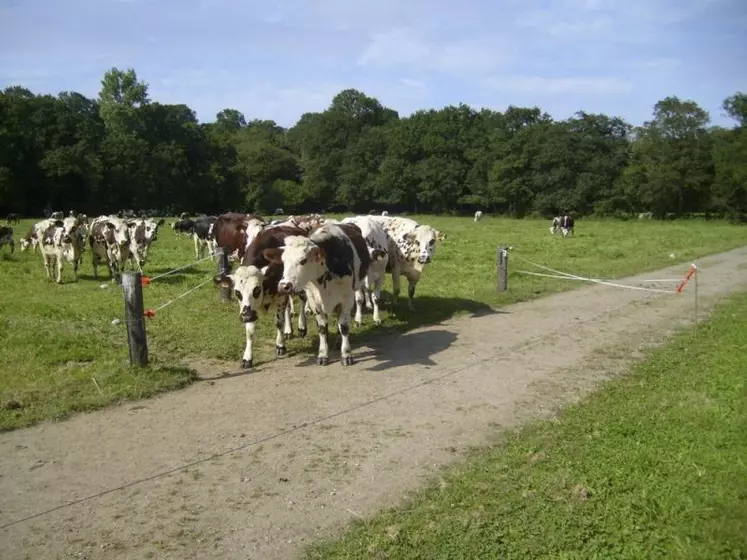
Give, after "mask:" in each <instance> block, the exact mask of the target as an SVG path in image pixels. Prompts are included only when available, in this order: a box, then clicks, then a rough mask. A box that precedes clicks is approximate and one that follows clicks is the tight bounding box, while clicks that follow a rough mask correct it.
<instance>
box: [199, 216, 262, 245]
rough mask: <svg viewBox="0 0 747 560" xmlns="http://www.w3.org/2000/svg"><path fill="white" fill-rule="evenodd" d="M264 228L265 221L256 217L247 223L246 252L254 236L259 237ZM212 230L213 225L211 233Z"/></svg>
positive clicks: (245, 234) (245, 231) (245, 232)
mask: <svg viewBox="0 0 747 560" xmlns="http://www.w3.org/2000/svg"><path fill="white" fill-rule="evenodd" d="M264 228H265V224H264V222H262V221H260V220H257V219H256V218H252V219H251V220H249V221H248V222H247V223H246V229H245V230H244V236H245V237H244V239H245V241H244V252H246V249H247V248H248V247H249V245H251V243H252V241H254V238H255V237H257V236H258V235H259V233H260V232H261V231H262V230H263V229H264ZM212 232H213V228H212V225H211V228H210V233H212Z"/></svg>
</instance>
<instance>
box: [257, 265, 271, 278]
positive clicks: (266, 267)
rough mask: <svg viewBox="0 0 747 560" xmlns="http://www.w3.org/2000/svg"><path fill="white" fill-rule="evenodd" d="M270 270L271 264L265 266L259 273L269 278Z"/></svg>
mask: <svg viewBox="0 0 747 560" xmlns="http://www.w3.org/2000/svg"><path fill="white" fill-rule="evenodd" d="M268 270H270V265H269V264H268V265H267V266H263V267H262V268H260V269H259V271H260V272H261V273H262V276H263V277H264V276H267V271H268Z"/></svg>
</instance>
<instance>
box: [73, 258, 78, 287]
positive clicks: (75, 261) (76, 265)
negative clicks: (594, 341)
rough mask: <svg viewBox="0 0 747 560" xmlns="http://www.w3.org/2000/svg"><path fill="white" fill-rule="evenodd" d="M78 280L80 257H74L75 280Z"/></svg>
mask: <svg viewBox="0 0 747 560" xmlns="http://www.w3.org/2000/svg"><path fill="white" fill-rule="evenodd" d="M77 281H78V259H73V282H77Z"/></svg>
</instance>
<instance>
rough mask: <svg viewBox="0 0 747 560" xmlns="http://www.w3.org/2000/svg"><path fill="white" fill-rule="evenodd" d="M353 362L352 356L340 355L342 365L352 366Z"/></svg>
mask: <svg viewBox="0 0 747 560" xmlns="http://www.w3.org/2000/svg"><path fill="white" fill-rule="evenodd" d="M354 363H355V359H354V358H353V356H343V357H342V365H344V366H352V365H353V364H354Z"/></svg>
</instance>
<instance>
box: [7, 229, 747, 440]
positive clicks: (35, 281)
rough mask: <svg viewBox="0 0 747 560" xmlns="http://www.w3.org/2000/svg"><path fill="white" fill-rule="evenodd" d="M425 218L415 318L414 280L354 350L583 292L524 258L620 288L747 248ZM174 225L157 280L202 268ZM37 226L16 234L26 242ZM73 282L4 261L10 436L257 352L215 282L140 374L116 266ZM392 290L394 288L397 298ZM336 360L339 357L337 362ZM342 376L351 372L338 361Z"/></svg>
mask: <svg viewBox="0 0 747 560" xmlns="http://www.w3.org/2000/svg"><path fill="white" fill-rule="evenodd" d="M413 217H414V218H415V219H417V220H418V221H420V222H421V223H427V224H430V225H432V226H434V227H436V228H438V229H440V230H442V231H443V232H445V233H446V234H447V239H446V240H445V241H444V242H443V243H442V244H441V245H440V246H439V248H438V251H437V253H436V256H435V260H434V262H433V263H432V264H430V265H428V266H427V268H426V270H425V273H424V275H423V278H422V280H421V282H420V284H419V286H418V291H417V293H416V299H415V304H416V308H415V311H414V312H412V313H410V312H408V311H407V306H406V298H405V297H403V295H404V294H406V293H407V287H406V286H407V284H406V281H404V279H403V281H404V283H403V295H401V296H400V303H399V306H398V309H399V311H400V312H399V313H398V314H397V316H396V317H393V316H391V315H390V314H389V310H390V304H389V301H390V299H389V297H388V292H387V293H386V294H385V295H384V297H385V304H384V307H383V314H382V317H383V319H384V323H383V325H382V326H381V327H380V328H374V326H373V324H372V321H371V316H370V311H369V312H368V313H367V314H366V315H365V316H364V325H363V327H362V328H361V329H354V330H353V336H352V343H353V348H354V349H355V347H356V346H357V344H358V342H359V341H361V340H363V339H364V338H365V337H370V336H375V335H376V334H377V333H380V332H387V331H391V330H407V329H412V328H415V327H418V326H421V325H424V324H429V323H436V322H439V321H442V320H445V319H448V318H450V317H453V316H456V315H463V314H471V313H476V312H479V311H480V310H481V309H485V308H486V307H488V306H498V305H505V304H509V303H513V302H517V301H522V300H527V299H532V298H536V297H540V296H543V295H546V294H549V293H553V292H558V291H562V290H568V289H572V288H575V287H577V286H578V284H577V283H575V282H568V281H563V280H557V279H552V278H540V277H531V276H526V275H522V274H519V273H517V272H516V270H517V269H519V268H522V269H526V268H528V266H527V265H525V264H523V263H520V262H519V257H524V258H527V259H529V260H532V261H535V262H538V263H541V264H544V265H547V266H550V267H552V268H557V269H561V270H564V271H569V272H572V273H574V274H578V275H582V276H586V275H589V276H594V277H597V278H599V277H605V278H614V277H620V276H624V275H628V274H632V273H637V272H642V271H647V270H654V269H657V268H660V267H664V266H668V265H671V264H674V263H678V262H681V263H689V262H690V261H691V260H693V259H695V258H697V257H700V256H703V255H707V254H710V253H715V252H719V251H724V250H728V249H732V248H735V247H738V246H742V245H745V244H747V228H744V227H739V226H733V225H729V224H727V223H724V222H705V221H700V220H690V221H681V222H656V221H649V220H646V221H629V222H617V221H586V220H577V222H576V235H575V237H570V238H567V239H562V238H560V236H559V235H556V236H555V237H552V236H550V234H549V231H548V227H549V221H547V220H512V219H503V218H491V217H485V218H484V219H483V220H482V221H480V222H478V223H474V222H473V221H472V219H471V218H451V217H437V216H413ZM172 221H173V219H167V220H166V224H165V225H164V226H163V227H162V228H161V229H160V231H159V239H158V241H157V242H156V243H155V244H154V245H153V247H152V248H151V253H150V256H149V258H150V261H149V262H148V263H147V264H146V274H150V275H153V276H155V275H157V274H160V273H163V272H167V271H169V270H171V269H173V268H175V267H179V266H182V265H184V264H187V263H190V262H192V261H194V260H195V255H194V247H193V243H192V241H191V239H189V238H186V237H182V238H177V237H176V235H175V234H174V232H173V231H172V230H171V229H170V227H168V226H169V225H170V224H171V222H172ZM32 222H33V221H32V220H25V221H23V222H22V223H21V224H15V225H14V226H13V227H14V230H15V233H16V240H19V239H20V237H21V236H22V235H23V234H25V232H26V231H27V230H28V228H29V226H30V225H31V224H32ZM499 245H507V246H512V247H513V251H512V254H513V255H515V258H511V261H510V268H511V272H510V274H509V291H508V292H507V293H502V294H498V293H497V292H496V247H497V246H499ZM685 270H686V265H684V264H683V272H684V271H685ZM214 271H215V263H213V262H211V261H206V262H203V263H200V264H198V265H195V266H194V267H192V268H188V269H185V270H183V271H180V272H178V273H176V274H173V275H171V276H168V277H166V278H163V279H161V280H159V281H156V282H154V283H153V284H151V285H150V286H146V287H145V288H144V299H145V307H146V308H155V307H157V306H159V305H160V304H162V303H165V302H166V301H168V300H170V299H172V298H174V297H176V296H178V295H180V294H182V293H184V292H185V291H186V290H189V289H190V288H192V287H194V286H196V285H197V284H199V283H200V282H203V281H204V280H207V279H208V278H210V277H211V276H212V275H213V274H214ZM71 272H72V270H71V268H70V266H69V265H67V266H66V268H65V269H64V270H63V284H61V285H56V284H55V283H54V282H53V281H50V280H48V279H47V278H46V276H45V273H44V267H43V265H42V258H41V255H40V254H39V253H37V254H30V253H28V252H23V253H22V252H20V247H19V244H18V243H16V252H15V254H13V255H10V254H9V251H8V248H7V247H4V248H3V249H2V252H1V253H0V282H2V286H3V289H2V295H0V336H1V337H2V340H3V359H2V360H0V429H12V428H18V427H21V426H25V425H29V424H31V423H34V422H36V421H39V420H42V419H59V418H62V417H64V416H65V415H67V414H69V413H70V412H73V411H79V410H86V409H92V408H96V407H100V406H103V405H106V404H109V403H112V402H118V401H122V400H127V399H138V398H143V397H147V396H149V395H153V394H155V393H157V392H159V391H165V390H171V389H175V388H178V387H183V386H185V385H186V384H188V383H190V382H192V381H194V379H195V375H194V373H193V372H191V371H190V370H189V368H188V367H187V366H186V365H185V361H186V360H187V359H193V358H203V359H220V360H228V361H230V362H234V363H236V365H237V367H238V364H239V361H240V358H241V353H242V351H243V347H244V330H243V326H242V325H241V323H240V322H239V319H238V307H237V305H236V303H235V301H233V302H232V303H231V304H230V305H225V304H222V303H221V302H220V301H219V298H218V294H217V289H216V288H215V287H214V286H213V284H212V282H209V283H208V284H206V285H205V286H203V287H201V288H199V289H198V290H196V291H194V292H193V293H191V294H189V295H187V296H186V297H184V298H182V299H180V300H179V301H176V302H175V303H173V304H172V305H170V306H169V307H167V308H165V309H163V310H162V311H160V312H158V313H157V314H156V316H155V317H153V318H150V319H148V320H147V332H148V343H149V351H150V360H151V365H150V367H149V368H147V369H144V370H142V369H137V368H131V367H130V366H129V365H128V358H127V338H126V333H125V329H124V325H123V323H122V322H119V323H118V324H112V321H113V320H114V319H120V321H121V319H122V318H123V313H124V311H123V300H122V291H121V289H120V288H119V287H118V285H116V284H113V283H111V282H109V279H108V271H106V268H105V267H101V268H100V269H99V274H100V276H99V280H94V279H93V277H92V267H91V254H90V251H86V254H85V256H84V262H83V267H82V270H81V271H80V274H79V280H78V282H72V276H71ZM390 287H391V281H390V280H389V279H387V283H386V285H385V291H388V290H390ZM296 307H297V308H298V307H299V306H298V305H296ZM273 323H274V322H273V321H272V320H263V319H260V325H259V329H258V333H259V335H258V337H257V343H256V344H255V360H254V361H255V364H256V365H259V364H261V363H266V362H268V361H272V360H274V359H275V357H274V324H273ZM295 323H296V320H295V318H294V325H295ZM311 323H312V326H311V328H310V330H309V335H308V336H307V337H306V338H305V339H293V340H291V341H290V342H289V345H288V349H289V352H290V354H291V355H293V354H298V353H307V354H313V353H314V352H315V346H316V343H317V336H316V329H315V325H313V318H312V319H311ZM294 328H295V327H294ZM331 357H332V358H333V359H335V353H333V354H332V356H331ZM328 367H341V366H340V364H339V362H338V361H333V362H332V363H331V364H330V365H329V366H328ZM261 375H268V374H266V373H263V374H261Z"/></svg>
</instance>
